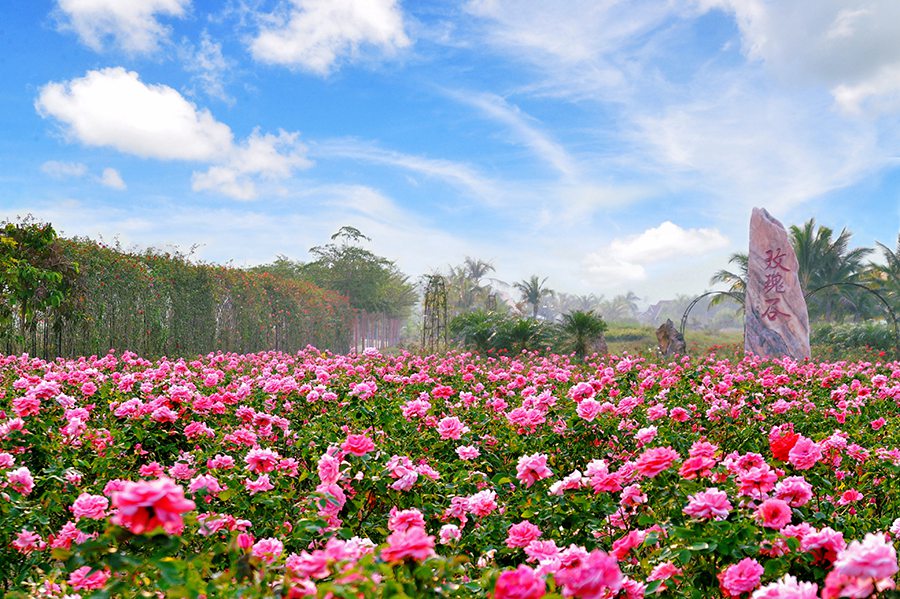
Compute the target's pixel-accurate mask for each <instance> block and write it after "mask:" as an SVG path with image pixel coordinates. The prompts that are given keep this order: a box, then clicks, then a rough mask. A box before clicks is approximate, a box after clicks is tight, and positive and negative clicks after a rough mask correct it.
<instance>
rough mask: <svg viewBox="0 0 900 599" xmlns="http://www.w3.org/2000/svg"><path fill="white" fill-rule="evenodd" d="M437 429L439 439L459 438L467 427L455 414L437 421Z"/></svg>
mask: <svg viewBox="0 0 900 599" xmlns="http://www.w3.org/2000/svg"><path fill="white" fill-rule="evenodd" d="M437 430H438V434H439V435H440V436H441V439H459V438H460V437H462V436H463V433H467V432H469V427H468V426H466V425H465V424H463V423H462V420H460V419H459V418H457V417H456V416H447V417H445V418H441V421H440V422H438V426H437Z"/></svg>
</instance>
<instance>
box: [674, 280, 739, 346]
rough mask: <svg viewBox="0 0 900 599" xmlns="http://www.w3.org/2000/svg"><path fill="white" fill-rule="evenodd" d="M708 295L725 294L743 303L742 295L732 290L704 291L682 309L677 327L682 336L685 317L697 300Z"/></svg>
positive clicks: (685, 322) (685, 321) (685, 324)
mask: <svg viewBox="0 0 900 599" xmlns="http://www.w3.org/2000/svg"><path fill="white" fill-rule="evenodd" d="M710 295H727V296H728V297H730V298H731V299H733V300H735V301H736V302H738V303H739V304H741V305H742V306H743V305H744V297H743V296H742V295H741V294H739V293H736V292H734V291H707V292H706V293H704V294H702V295H698V296H697V297H695V298H694V299H693V301H691V303H690V304H688V307H687V308H685V310H684V314H682V315H681V326H680V327H679V331H680V332H681V335H682V337H683V336H684V329H685V327H686V326H687V319H688V315H689V314H690V313H691V310H693V309H694V306H696V305H697V302H699V301H700V300H702V299H703V298H704V297H708V296H710Z"/></svg>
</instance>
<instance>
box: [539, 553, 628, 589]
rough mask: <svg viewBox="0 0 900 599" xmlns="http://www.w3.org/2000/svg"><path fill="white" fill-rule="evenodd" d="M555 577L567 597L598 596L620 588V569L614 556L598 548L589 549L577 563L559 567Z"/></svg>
mask: <svg viewBox="0 0 900 599" xmlns="http://www.w3.org/2000/svg"><path fill="white" fill-rule="evenodd" d="M555 579H556V582H557V584H559V585H560V586H562V587H564V594H565V595H566V596H569V597H585V598H600V597H605V596H607V593H608V592H609V593H612V594H615V593H616V592H617V591H618V590H619V589H621V588H622V571H621V570H619V564H617V563H616V560H615V558H614V557H612V556H610V555H607V554H605V553H604V552H602V551H600V550H599V549H595V550H594V551H591V552H590V553H589V554H588V555H586V556H585V557H584V559H581V560H578V563H577V565H574V566H567V567H563V568H562V569H560V570H559V571H558V572H557V573H556V575H555Z"/></svg>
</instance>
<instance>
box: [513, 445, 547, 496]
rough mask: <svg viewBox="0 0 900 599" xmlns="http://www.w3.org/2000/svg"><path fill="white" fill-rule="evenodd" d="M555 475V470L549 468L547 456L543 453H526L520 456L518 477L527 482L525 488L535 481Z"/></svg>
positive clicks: (517, 470)
mask: <svg viewBox="0 0 900 599" xmlns="http://www.w3.org/2000/svg"><path fill="white" fill-rule="evenodd" d="M551 476H553V472H552V471H551V470H550V469H549V468H547V456H546V455H545V454H543V453H536V454H534V455H524V456H522V457H521V458H519V463H518V465H517V466H516V478H517V479H519V480H520V481H522V482H523V483H525V488H526V489H527V488H529V487H531V485H533V484H534V483H536V482H537V481H539V480H543V479H545V478H549V477H551Z"/></svg>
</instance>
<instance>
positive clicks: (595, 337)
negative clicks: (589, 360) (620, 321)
mask: <svg viewBox="0 0 900 599" xmlns="http://www.w3.org/2000/svg"><path fill="white" fill-rule="evenodd" d="M606 328H607V327H606V322H605V321H604V320H603V319H602V318H601V317H600V316H598V315H597V314H594V311H593V310H573V311H571V312H569V313H568V314H563V315H562V320H561V321H560V323H559V324H558V325H557V333H558V335H559V339H560V342H561V345H562V347H563V348H564V349H565V350H566V351H571V352H572V353H574V354H575V355H576V356H577V357H578V358H579V359H583V358H584V356H585V355H587V353H588V350H589V349H590V348H591V347H592V346H593V345H594V343H596V342H597V341H599V340H600V339H602V338H603V332H604V331H606Z"/></svg>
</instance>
